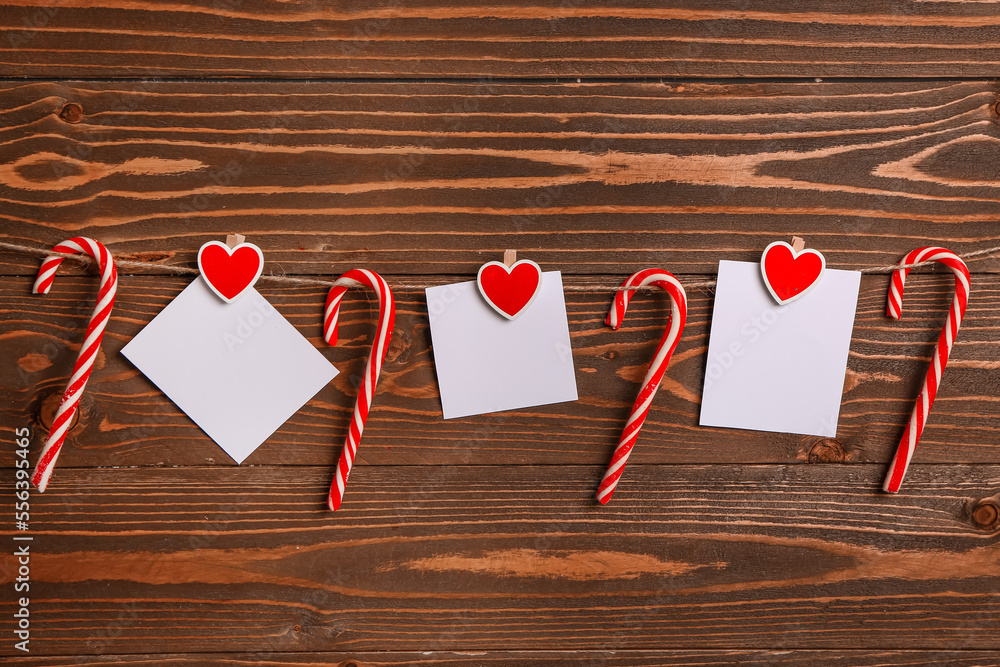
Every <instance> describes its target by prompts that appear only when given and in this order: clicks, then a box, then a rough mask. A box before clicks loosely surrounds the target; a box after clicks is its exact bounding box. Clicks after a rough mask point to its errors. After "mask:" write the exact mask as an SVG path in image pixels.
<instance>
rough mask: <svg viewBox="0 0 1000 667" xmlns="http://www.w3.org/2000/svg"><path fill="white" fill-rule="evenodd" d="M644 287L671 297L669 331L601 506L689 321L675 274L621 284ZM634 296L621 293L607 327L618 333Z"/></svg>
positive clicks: (645, 274) (648, 273)
mask: <svg viewBox="0 0 1000 667" xmlns="http://www.w3.org/2000/svg"><path fill="white" fill-rule="evenodd" d="M643 285H658V286H659V287H662V288H663V289H665V290H667V293H668V294H670V328H668V329H667V330H666V331H664V332H663V338H661V339H660V345H659V347H657V348H656V356H655V357H653V361H652V363H650V365H649V370H648V371H646V377H645V379H643V381H642V389H641V390H640V391H639V395H638V396H637V397H636V399H635V404H634V405H633V406H632V413H631V414H630V415H629V418H628V421H627V422H626V423H625V429H624V430H623V431H622V437H621V439H620V440H619V441H618V446H617V447H615V453H614V455H613V456H612V457H611V463H610V464H609V465H608V470H607V472H605V473H604V479H602V480H601V485H600V486H599V487H598V489H597V500H598V501H599V502H600V503H602V504H607V502H608V501H609V500H611V496H612V495H613V494H614V492H615V488H616V487H617V486H618V479H619V478H620V477H621V476H622V472H623V471H624V469H625V463H627V462H628V457H629V454H630V453H631V452H632V447H633V446H635V441H636V439H638V437H639V430H640V429H641V428H642V424H643V422H645V421H646V415H647V414H649V406H650V405H651V404H652V402H653V396H655V395H656V390H657V389H658V388H659V386H660V380H662V379H663V373H664V371H666V370H667V364H668V363H670V357H671V355H673V353H674V349H675V348H676V347H677V341H678V340H679V339H680V337H681V332H682V331H684V323H685V321H686V320H687V295H686V294H685V293H684V287H683V286H682V285H681V284H680V282H679V281H678V280H677V278H675V277H674V276H673V275H672V274H670V273H667V272H666V271H663V270H662V269H645V270H643V271H639V272H638V273H634V274H632V276H631V277H629V279H628V280H626V281H625V282H623V283H622V287H624V288H632V287H642V286H643ZM633 294H634V290H631V289H623V290H619V291H618V293H617V294H616V295H615V302H614V304H613V305H612V306H611V311H610V312H609V313H608V318H607V319H606V320H605V322H604V323H605V324H607V325H609V326H611V327H614V329H615V330H616V331H617V330H618V327H620V326H621V324H622V319H623V318H624V317H625V310H626V309H627V308H628V302H629V300H630V299H631V298H632V296H633Z"/></svg>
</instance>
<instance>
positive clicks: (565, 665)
mask: <svg viewBox="0 0 1000 667" xmlns="http://www.w3.org/2000/svg"><path fill="white" fill-rule="evenodd" d="M998 662H1000V652H998V651H968V650H952V651H878V650H876V651H872V650H867V651H850V650H835V651H802V650H798V651H786V650H782V651H738V650H732V651H684V650H674V651H666V650H664V651H643V650H627V651H622V650H616V651H587V650H578V651H488V652H487V651H473V652H468V651H467V652H456V653H447V652H440V651H422V652H420V653H398V652H390V651H378V652H374V653H366V652H351V653H322V652H310V653H264V654H260V653H210V654H205V653H203V654H186V655H185V654H158V655H104V656H73V657H58V656H45V657H38V658H28V659H21V660H18V664H24V665H39V664H41V665H45V666H46V667H71V666H72V667H93V666H95V665H118V666H119V667H150V666H154V667H198V666H202V665H204V666H210V667H243V666H247V667H285V666H291V665H318V666H321V667H408V666H410V665H412V666H414V667H421V666H425V665H427V666H433V667H496V666H498V665H524V666H526V667H666V666H668V665H669V666H671V667H715V666H724V665H767V666H768V667H812V666H813V665H825V666H827V667H913V666H914V665H935V667H994V666H995V665H996V664H997V663H998Z"/></svg>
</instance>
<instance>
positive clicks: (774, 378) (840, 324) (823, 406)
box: [700, 261, 861, 438]
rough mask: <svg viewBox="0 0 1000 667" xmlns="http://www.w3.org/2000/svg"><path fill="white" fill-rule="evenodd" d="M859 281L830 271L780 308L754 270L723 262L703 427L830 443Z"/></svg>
mask: <svg viewBox="0 0 1000 667" xmlns="http://www.w3.org/2000/svg"><path fill="white" fill-rule="evenodd" d="M860 287H861V273H860V272H858V271H839V270H835V269H827V270H826V272H825V273H824V274H823V276H822V278H821V279H820V282H819V283H818V284H817V285H816V286H815V287H813V288H812V290H811V291H810V292H809V293H808V294H806V295H804V296H802V297H801V298H799V299H797V300H796V301H793V302H792V303H788V304H785V305H783V306H779V305H778V304H777V303H776V302H775V301H774V299H773V298H772V297H771V295H770V294H769V293H768V291H767V288H766V287H765V286H764V281H763V279H762V278H761V275H760V264H759V263H756V262H732V261H722V262H719V279H718V284H717V286H716V290H715V309H714V311H713V313H712V330H711V337H710V338H709V342H708V360H707V365H706V368H705V388H704V392H703V394H702V400H701V422H700V423H701V425H702V426H726V427H731V428H746V429H753V430H757V431H776V432H780V433H799V434H803V435H817V436H823V437H829V438H833V437H836V435H837V420H838V418H839V416H840V403H841V398H842V396H843V393H844V376H845V374H846V372H847V355H848V352H849V350H850V346H851V332H852V330H853V329H854V314H855V312H856V311H857V307H858V290H859V289H860Z"/></svg>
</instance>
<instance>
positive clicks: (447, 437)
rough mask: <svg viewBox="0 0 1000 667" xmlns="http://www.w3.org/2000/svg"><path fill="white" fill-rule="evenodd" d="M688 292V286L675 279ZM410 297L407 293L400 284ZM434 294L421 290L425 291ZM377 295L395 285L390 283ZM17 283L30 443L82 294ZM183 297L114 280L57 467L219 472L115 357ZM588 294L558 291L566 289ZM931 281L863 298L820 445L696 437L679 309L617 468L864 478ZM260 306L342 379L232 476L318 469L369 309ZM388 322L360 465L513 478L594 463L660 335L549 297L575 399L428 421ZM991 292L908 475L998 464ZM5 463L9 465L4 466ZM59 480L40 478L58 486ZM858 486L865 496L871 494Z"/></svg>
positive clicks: (692, 308) (694, 375)
mask: <svg viewBox="0 0 1000 667" xmlns="http://www.w3.org/2000/svg"><path fill="white" fill-rule="evenodd" d="M681 279H682V281H684V282H687V283H689V284H690V283H692V282H693V281H699V280H702V281H703V280H704V277H703V276H702V277H698V276H682V277H681ZM406 280H408V281H411V282H412V279H411V278H406ZM442 280H448V279H446V278H442V277H431V278H430V279H428V280H427V282H436V283H440V282H441V281H442ZM389 282H390V284H393V283H395V282H396V279H395V278H393V277H392V276H390V277H389ZM30 284H31V280H30V278H28V277H20V278H17V279H10V280H7V281H4V282H3V283H2V284H0V340H2V341H3V345H4V350H5V354H6V355H8V356H7V358H8V359H12V360H13V361H14V363H9V364H6V365H5V366H3V367H0V422H2V423H4V424H11V425H17V426H22V425H24V426H31V427H33V429H34V432H35V440H36V442H35V445H34V446H35V447H38V446H40V444H41V440H42V438H43V436H44V431H43V430H42V428H41V427H40V426H39V424H38V419H37V414H38V411H39V408H40V404H41V402H42V401H43V400H44V399H45V398H46V397H47V396H49V395H51V394H60V395H61V392H62V391H63V389H64V387H65V383H66V381H67V378H68V374H69V372H70V371H71V369H72V364H73V359H74V358H75V355H76V350H77V349H78V346H79V344H80V342H81V341H82V332H83V328H84V327H85V325H86V321H87V317H88V315H89V308H90V307H91V306H90V303H91V299H93V290H94V287H93V285H94V280H93V279H92V278H87V277H74V276H60V277H59V278H58V280H57V281H56V285H55V286H54V287H53V291H52V292H51V293H50V294H49V295H47V296H45V297H40V296H37V295H32V294H30V293H29V292H30ZM186 284H187V282H186V281H185V280H182V279H178V278H172V277H165V276H160V277H157V276H143V277H134V276H129V277H124V278H123V279H122V280H121V286H120V290H119V297H118V301H117V303H116V306H115V311H114V314H113V316H112V319H111V324H110V326H109V328H108V332H107V335H106V336H105V338H104V347H103V349H102V352H101V355H100V357H99V358H98V361H97V366H96V368H97V370H96V371H95V372H94V374H93V375H92V377H91V380H90V383H89V385H88V387H87V392H86V394H85V396H84V399H83V403H82V406H83V407H82V411H81V412H82V416H81V420H80V423H79V425H78V426H77V427H76V428H74V429H73V430H72V431H71V432H70V437H69V440H68V441H67V445H66V447H65V448H64V449H63V452H62V454H61V457H60V465H65V466H132V465H164V466H172V465H207V464H218V465H220V466H229V465H232V461H231V460H230V459H229V458H228V457H227V456H226V455H225V454H224V453H223V452H222V450H221V449H219V448H218V447H217V446H216V445H215V443H214V442H212V441H211V440H210V439H209V438H208V437H206V436H205V435H204V434H203V433H202V432H201V431H200V430H199V429H198V427H197V426H195V425H194V423H193V422H191V420H190V419H188V418H187V417H186V416H185V415H184V414H183V413H181V412H180V411H179V410H178V409H177V408H176V407H175V406H174V405H173V403H171V402H170V401H169V400H167V399H166V398H165V397H164V396H163V394H162V393H160V391H159V390H158V389H156V387H155V386H154V385H153V384H152V383H151V382H150V381H149V380H147V379H146V378H145V376H143V375H142V374H141V373H139V372H138V371H137V370H136V369H135V368H134V367H133V366H132V365H131V364H130V363H129V362H128V361H127V360H126V359H125V358H124V357H123V356H122V355H121V354H120V353H119V350H120V349H121V347H122V346H123V345H124V344H125V343H126V342H127V341H129V340H130V339H131V338H132V337H133V336H134V335H135V334H136V333H138V332H139V331H140V330H141V328H142V327H143V326H145V324H146V323H147V322H149V321H150V320H151V319H152V318H153V317H154V316H155V314H156V313H157V312H159V311H160V310H161V309H162V308H163V307H164V306H165V305H166V304H167V303H168V302H169V301H170V300H171V299H173V297H174V296H176V294H177V293H178V292H179V291H180V290H181V289H182V288H183V287H184V286H185V285H186ZM583 284H592V279H584V278H580V279H576V278H574V279H569V280H568V281H567V285H568V286H579V285H583ZM952 284H953V281H952V280H951V278H950V277H947V276H943V275H940V276H935V275H922V274H918V273H914V274H913V275H912V276H911V277H910V279H909V281H908V283H907V292H906V303H905V313H904V319H903V320H902V321H900V322H893V321H892V320H889V319H888V318H887V317H886V316H885V312H884V309H885V298H886V290H887V286H888V277H887V276H866V277H865V278H864V279H863V281H862V291H861V296H860V300H859V307H858V313H857V317H856V320H855V330H854V334H853V342H852V346H851V356H850V358H849V361H848V377H847V384H846V389H847V390H846V392H845V394H844V400H843V404H842V408H841V417H840V424H839V431H838V439H837V440H836V441H831V440H825V439H821V438H815V437H809V436H798V435H790V434H777V433H763V432H756V431H744V430H734V429H718V428H704V427H699V426H698V415H699V402H700V396H701V393H702V385H703V380H704V376H705V363H706V359H705V351H706V349H707V345H708V328H709V319H710V314H711V308H712V294H711V291H710V290H708V289H692V290H690V294H689V310H688V323H687V327H686V329H685V332H684V336H683V339H682V340H681V343H680V346H679V348H678V351H677V353H676V354H675V358H674V360H673V361H672V362H671V365H670V367H669V369H668V373H667V376H666V379H665V381H664V383H663V385H662V388H661V389H660V393H659V394H658V395H657V396H656V400H655V401H654V403H653V408H652V411H651V412H650V415H649V418H648V420H647V421H646V424H645V426H644V428H643V431H642V434H641V437H640V439H639V447H638V448H637V449H636V452H635V454H634V458H633V460H635V461H640V462H649V463H654V462H655V463H718V462H721V463H740V462H757V463H767V462H807V461H812V462H823V461H831V462H845V461H846V462H874V463H887V462H888V461H889V459H890V458H891V454H892V452H893V451H894V450H895V447H896V444H897V442H898V440H899V437H900V436H901V434H902V429H903V426H904V424H905V421H906V419H907V417H908V415H909V412H910V410H911V409H912V402H913V400H914V399H915V397H916V396H917V394H918V393H919V391H920V383H921V382H922V380H923V376H924V373H925V372H926V368H927V364H928V362H929V359H930V355H931V352H932V350H933V345H934V342H935V341H936V340H937V336H938V333H939V331H940V327H941V326H942V321H943V317H944V313H945V312H946V310H947V307H948V303H949V300H950V298H951V291H952V289H953V288H952ZM260 289H261V291H262V293H263V294H264V295H265V297H266V298H267V299H268V300H269V301H270V302H271V303H272V304H273V305H274V306H275V307H276V308H277V309H278V311H279V312H281V313H282V314H283V315H284V316H285V317H286V318H288V319H289V321H290V322H292V323H293V324H294V325H295V326H296V327H297V328H298V329H299V330H300V331H301V332H302V334H303V335H304V336H306V337H307V338H308V339H309V340H310V341H311V342H312V343H313V344H314V345H316V346H317V347H318V349H320V350H321V351H322V352H323V354H325V355H326V356H327V357H328V358H329V359H330V360H331V361H332V362H333V363H334V364H335V365H336V366H337V367H338V368H339V369H340V370H341V371H342V374H341V375H340V376H338V377H337V378H336V379H335V380H334V381H333V382H332V383H331V384H330V385H328V386H327V387H326V388H325V389H323V390H322V391H320V393H319V394H318V395H317V396H316V398H314V399H313V400H312V401H310V402H309V403H308V404H307V405H306V406H305V407H304V408H303V409H302V410H300V411H299V412H298V413H297V414H296V415H295V416H293V417H292V418H291V419H290V420H289V421H288V422H287V423H286V424H285V425H284V426H283V427H282V428H280V429H279V430H278V431H277V432H276V433H275V434H274V435H273V436H272V437H271V438H270V439H269V440H268V441H267V442H266V443H265V444H264V445H263V446H262V447H260V449H258V450H257V451H256V452H255V453H254V454H252V455H251V456H250V458H249V459H248V460H247V461H246V463H248V464H281V463H287V464H295V465H298V464H310V465H333V463H334V462H335V461H336V457H337V456H339V450H340V446H341V445H342V443H343V439H344V437H345V435H346V429H347V425H348V423H349V420H350V415H351V411H352V409H353V404H354V396H355V393H356V391H355V388H354V386H353V384H352V380H351V378H352V377H354V376H358V375H359V374H360V373H361V372H362V369H363V364H364V359H365V358H366V356H367V354H368V351H369V346H370V343H371V336H372V335H373V333H374V320H375V317H376V315H377V310H378V309H377V304H376V303H375V301H374V296H373V295H371V294H370V293H365V292H361V291H351V292H349V294H348V296H347V297H346V299H345V302H344V307H343V313H342V315H341V343H340V344H339V345H338V346H337V347H335V348H331V347H329V346H327V345H326V344H325V343H323V342H322V339H321V326H320V319H321V311H322V304H323V301H324V297H325V293H324V291H323V290H322V289H319V288H307V287H298V286H293V287H288V286H274V285H265V286H261V288H260ZM396 296H397V322H396V332H395V334H394V338H393V341H392V346H391V350H390V352H389V355H388V358H387V361H386V364H385V367H384V370H383V374H382V379H381V381H380V383H379V385H378V391H377V394H376V400H375V405H374V409H373V411H372V413H371V415H370V418H369V420H368V424H367V426H366V429H365V434H364V439H363V442H362V446H361V449H360V452H359V455H358V456H359V458H358V461H359V463H360V464H362V465H365V464H385V465H416V464H427V463H430V464H439V463H440V464H445V463H448V464H455V463H477V464H502V465H509V464H518V463H535V464H540V463H548V464H564V463H586V464H598V463H603V462H606V461H607V459H608V457H609V456H610V452H611V449H612V448H613V447H614V445H615V443H616V442H617V439H618V436H619V434H620V433H621V429H622V427H623V425H624V422H625V419H626V417H627V415H628V412H629V409H630V408H631V405H632V401H633V400H634V399H635V394H636V392H637V391H638V387H639V383H640V382H641V380H642V377H643V375H644V374H645V369H646V365H647V364H648V363H649V360H650V359H651V358H652V355H653V351H654V349H655V347H656V344H657V341H658V340H659V337H660V332H661V331H662V330H663V327H664V326H665V318H666V313H667V310H668V308H667V305H666V300H667V297H666V296H665V294H656V295H653V294H643V295H640V296H638V297H636V298H635V299H634V300H633V302H632V305H630V307H629V312H628V317H626V319H625V322H624V325H623V326H622V328H621V329H620V330H619V331H617V332H616V331H613V330H612V329H611V328H610V327H607V326H605V325H604V317H605V315H606V312H607V308H608V306H609V304H610V300H611V291H610V290H609V289H597V288H595V289H594V290H593V291H587V292H576V291H570V292H567V293H566V296H567V308H568V315H569V322H570V333H571V336H572V344H573V354H574V364H575V368H576V376H577V383H578V387H579V395H580V399H579V400H578V401H576V402H572V403H562V404H557V405H550V406H542V407H537V408H530V409H523V410H513V411H508V412H502V413H496V414H493V415H484V416H477V417H469V418H462V419H452V420H447V421H445V420H443V419H442V417H441V404H440V400H439V395H438V390H437V382H436V378H435V374H434V364H433V355H432V350H431V348H430V339H429V335H428V326H427V306H426V303H425V299H424V296H423V293H422V291H420V290H416V289H410V288H406V289H397V295H396ZM998 313H1000V278H998V277H995V276H992V275H983V276H976V281H975V283H974V289H973V298H972V300H971V305H970V307H969V311H968V314H967V316H966V319H965V323H964V325H963V327H962V330H961V332H960V334H959V336H958V337H957V338H958V341H957V344H956V346H955V348H954V351H953V353H952V359H951V362H950V364H949V366H948V369H947V372H946V373H945V375H944V381H943V383H942V385H941V389H940V391H939V393H938V399H937V402H936V403H935V405H934V410H933V412H932V414H931V418H930V420H929V422H928V425H927V428H926V430H925V431H924V435H923V438H922V440H921V443H920V447H919V449H918V450H917V453H916V458H915V460H916V461H918V462H921V461H922V462H934V463H950V462H958V463H971V462H977V461H978V462H993V463H997V462H1000V435H998V434H1000V411H998V405H1000V402H998V399H997V389H996V388H997V380H996V378H997V372H998V371H997V369H998V368H1000V346H998V345H997V344H996V337H997V330H998V320H997V318H998V317H1000V315H998ZM7 456H8V457H9V456H10V454H8V455H7ZM58 478H59V475H58V473H57V475H56V484H58ZM871 481H872V482H873V483H874V482H875V480H874V479H873V480H871Z"/></svg>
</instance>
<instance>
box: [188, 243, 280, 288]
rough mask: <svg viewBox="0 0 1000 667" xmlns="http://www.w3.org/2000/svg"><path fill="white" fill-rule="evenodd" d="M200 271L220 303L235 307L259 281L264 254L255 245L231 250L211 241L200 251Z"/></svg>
mask: <svg viewBox="0 0 1000 667" xmlns="http://www.w3.org/2000/svg"><path fill="white" fill-rule="evenodd" d="M198 270H199V271H201V275H202V277H203V278H204V279H205V282H206V283H208V286H209V287H211V288H212V291H213V292H215V293H216V294H218V295H219V298H220V299H222V300H223V301H225V302H226V303H232V302H233V301H236V299H238V298H240V297H241V296H243V293H244V292H246V291H247V290H248V289H250V288H251V287H253V285H254V283H256V282H257V279H258V278H260V272H261V271H263V270H264V253H262V252H261V251H260V248H258V247H257V246H255V245H254V244H253V243H240V244H239V245H237V246H235V247H233V248H230V247H229V246H227V245H226V244H225V243H221V242H219V241H209V242H208V243H206V244H205V245H203V246H202V247H201V250H199V251H198Z"/></svg>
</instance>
